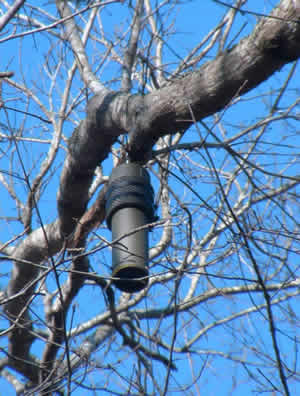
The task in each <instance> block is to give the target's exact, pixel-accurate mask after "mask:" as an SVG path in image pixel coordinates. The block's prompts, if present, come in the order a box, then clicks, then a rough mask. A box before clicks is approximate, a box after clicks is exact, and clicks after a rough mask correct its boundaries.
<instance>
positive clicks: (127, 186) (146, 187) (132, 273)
mask: <svg viewBox="0 0 300 396" xmlns="http://www.w3.org/2000/svg"><path fill="white" fill-rule="evenodd" d="M153 220H154V191H153V188H152V186H151V182H150V176H149V174H148V172H147V171H146V169H144V168H143V167H142V166H140V165H139V164H137V163H130V162H128V163H124V164H122V165H119V166H117V167H116V168H114V169H113V171H112V173H111V176H110V179H109V185H108V190H107V193H106V222H107V225H108V227H109V229H110V230H111V231H112V240H113V241H115V242H114V243H113V246H112V277H113V282H114V284H115V285H116V286H117V288H118V289H120V290H122V291H125V292H127V293H133V292H136V291H139V290H142V289H143V288H144V287H146V286H147V283H148V275H149V270H148V257H149V256H148V249H149V248H148V233H149V229H148V228H147V227H146V225H147V224H149V223H151V222H152V221H153Z"/></svg>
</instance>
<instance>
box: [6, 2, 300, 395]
mask: <svg viewBox="0 0 300 396" xmlns="http://www.w3.org/2000/svg"><path fill="white" fill-rule="evenodd" d="M31 3H33V2H31ZM276 3H277V2H275V1H263V0H252V1H251V2H250V4H249V5H248V4H247V5H246V7H245V11H246V10H250V11H252V12H256V13H259V14H268V13H269V11H270V9H272V8H273V7H274V6H275V4H276ZM34 4H35V5H36V6H39V7H46V8H47V10H48V11H49V12H50V13H52V15H53V16H54V17H57V14H56V11H55V6H54V4H52V3H51V2H48V1H40V0H38V1H35V2H34ZM250 6H251V9H249V7H250ZM225 11H226V9H225V8H224V7H223V6H221V5H220V4H217V3H216V2H215V1H213V0H202V1H201V0H195V1H188V2H183V4H180V5H179V7H178V8H177V11H176V12H175V14H174V15H173V18H174V31H176V34H174V35H172V36H171V37H168V38H167V39H166V40H167V42H168V49H166V50H165V54H164V60H165V62H168V63H169V64H170V66H169V68H170V71H171V70H173V69H174V67H175V66H174V65H176V63H178V61H179V60H181V59H182V58H183V57H184V56H186V55H187V54H188V53H189V51H190V50H191V49H192V48H193V47H194V46H195V45H197V44H198V43H199V42H200V41H201V40H202V39H203V37H205V35H206V34H207V33H208V32H209V30H210V29H212V28H213V27H214V26H215V25H216V24H217V23H218V21H219V20H220V17H221V16H222V15H223V14H224V13H225ZM21 12H22V9H21ZM125 14H126V7H125V6H122V5H121V4H112V5H111V7H108V8H106V10H105V11H104V13H103V16H102V18H103V21H104V29H105V31H106V32H107V34H108V35H110V34H111V35H112V34H113V32H114V31H116V29H118V26H121V24H122V23H124V15H125ZM258 19H259V17H258V16H256V15H251V14H249V13H247V12H245V13H243V14H239V16H238V17H237V22H236V30H235V31H233V32H232V35H231V37H229V41H231V45H234V44H235V43H237V42H239V41H240V40H241V38H242V37H245V36H246V35H248V34H249V33H250V32H251V31H252V30H253V28H254V26H255V25H256V23H257V20H258ZM24 30H26V29H24ZM3 37H5V32H2V35H0V45H1V57H0V71H4V70H12V71H14V73H15V76H14V79H15V80H16V81H20V82H21V81H22V79H23V78H25V79H26V80H27V81H29V80H31V79H32V80H34V79H35V78H36V76H37V74H40V73H41V72H42V70H41V68H42V65H43V63H44V59H45V57H46V56H47V51H48V50H49V46H48V41H47V38H46V36H45V35H44V34H42V33H37V34H34V35H29V36H25V37H23V38H19V39H13V40H10V41H5V42H2V43H1V39H2V38H3ZM21 44H22V45H21ZM69 51H70V50H69V49H68V48H67V46H66V48H65V55H64V56H66V57H70V59H72V55H71V52H69ZM89 53H90V56H91V57H92V56H93V49H92V48H89ZM214 55H215V54H214V51H212V52H211V53H209V55H208V57H207V58H206V59H205V61H207V60H209V59H210V58H212V57H213V56H214ZM20 62H21V63H22V65H21V67H20ZM49 63H51V58H50V59H49ZM290 69H291V65H288V66H286V67H284V68H283V69H282V70H281V71H280V72H279V73H276V75H274V77H272V78H271V79H269V80H268V81H266V82H265V83H263V84H262V85H261V86H259V87H258V88H257V89H255V90H253V91H251V92H250V93H249V94H247V95H245V97H244V99H243V100H242V101H241V102H240V103H239V105H237V106H233V107H232V108H231V109H230V110H229V111H228V112H227V113H226V117H225V119H224V122H225V124H226V125H227V132H228V134H229V135H230V134H233V133H236V130H237V125H241V126H246V125H249V124H251V123H252V122H253V121H254V120H259V119H260V117H261V116H262V114H263V113H264V112H265V109H266V108H267V107H269V106H270V105H271V103H272V100H273V95H272V90H275V89H276V86H280V84H281V82H282V81H283V80H284V79H285V78H286V76H287V73H288V72H289V71H290ZM41 74H42V73H41ZM119 76H120V68H118V66H117V65H114V66H112V65H111V64H107V66H106V67H104V68H103V70H102V71H101V77H100V78H101V80H102V81H103V82H109V81H110V80H111V79H112V78H114V77H119ZM294 81H295V80H294ZM298 81H300V75H299V79H298ZM45 84H49V82H47V81H46V80H45ZM110 87H113V86H112V85H110ZM82 88H83V84H82V82H81V80H80V78H78V77H77V84H74V85H73V88H72V91H73V92H72V93H73V95H74V96H75V95H76V94H77V93H78V91H79V90H80V89H82ZM115 88H117V84H116V86H115ZM57 89H58V90H59V87H58V88H57ZM45 92H47V87H45ZM263 92H269V94H268V95H265V97H264V98H263V99H262V98H259V99H257V101H255V100H251V104H250V105H249V101H250V99H252V98H255V97H256V96H257V97H258V96H259V95H261V93H263ZM293 96H294V97H295V98H296V97H297V96H299V88H298V87H294V89H293V90H292V91H291V92H290V96H289V98H288V100H292V99H291V98H292V97H293ZM274 97H275V96H274ZM43 100H45V103H46V102H47V97H46V96H44V99H43ZM284 100H285V99H283V104H284ZM9 103H11V107H12V108H14V109H15V110H24V109H25V108H26V104H25V103H23V102H22V101H19V100H18V98H14V97H11V98H10V102H8V103H7V105H8V106H9V105H10V104H9ZM58 105H59V101H58V103H57V104H56V103H54V107H55V106H56V108H58ZM264 106H265V107H264ZM84 108H85V102H83V103H82V106H81V107H80V108H78V111H77V113H76V114H71V115H70V122H68V123H67V124H66V129H65V131H64V133H65V135H66V136H67V137H69V136H70V135H71V133H72V131H73V129H74V126H75V125H76V123H78V122H79V121H80V120H81V119H83V118H84V116H85V114H84ZM28 110H29V111H32V112H33V113H34V112H35V108H34V106H32V105H30V106H29V108H28ZM54 111H55V108H54ZM10 119H11V121H12V122H13V125H12V127H13V128H15V129H16V130H17V129H18V128H19V127H20V123H21V122H22V120H23V115H22V114H19V113H18V112H17V111H15V112H14V113H13V116H11V118H10ZM5 122H6V117H4V113H3V111H2V110H1V109H0V130H1V128H2V129H3V128H5V125H4V124H5ZM207 122H208V123H210V122H211V121H209V120H208V121H207ZM291 123H292V121H291ZM26 124H27V125H26V127H27V129H28V130H29V129H31V130H32V134H33V135H35V136H37V135H39V134H40V136H41V138H42V139H44V140H45V141H46V142H45V143H44V144H40V143H34V142H33V143H31V149H30V148H29V147H30V146H29V145H26V146H25V144H24V145H22V146H21V150H22V161H23V163H24V165H25V167H26V168H27V169H29V168H30V167H32V165H33V158H34V161H37V162H38V163H39V162H40V163H41V162H42V160H43V158H44V155H45V152H46V150H47V149H48V146H47V140H49V139H50V138H51V130H47V129H45V128H44V127H42V128H41V123H40V121H39V120H38V119H37V118H34V117H28V118H27V120H26ZM231 125H232V126H231ZM296 125H297V124H296V123H295V129H296V128H297V126H296ZM289 127H290V125H289ZM39 128H41V129H40V130H39ZM276 128H278V134H276ZM281 128H284V125H283V124H281V125H276V126H274V129H273V131H272V133H273V135H272V136H274V139H276V141H275V143H276V144H277V143H280V140H281V139H282V134H281V131H282V129H281ZM195 136H197V131H196V130H195V129H193V128H191V130H190V132H189V133H188V134H187V135H186V137H185V141H186V142H189V141H193V140H194V139H195ZM280 136H281V137H280ZM295 140H297V141H298V142H299V135H298V136H297V135H296V136H295ZM285 143H287V144H291V143H292V142H291V141H285ZM63 145H64V147H66V145H65V144H63ZM64 147H62V149H61V150H60V152H59V154H58V156H57V159H56V162H55V165H56V167H57V168H59V167H60V168H61V165H62V163H63V160H64V156H65V150H64ZM0 150H1V145H0ZM280 150H281V154H285V153H288V155H289V156H296V155H297V153H296V152H294V151H293V149H290V148H288V149H287V148H285V147H284V146H283V145H282V148H281V149H280ZM33 153H34V155H33ZM37 153H38V154H39V155H37ZM214 159H215V161H216V163H217V162H218V161H223V159H224V158H223V157H222V154H220V153H216V156H215V157H214ZM289 159H290V157H287V158H286V160H287V161H288V160H289ZM7 161H8V158H7V157H6V156H5V155H2V156H1V159H0V171H1V170H4V171H5V170H7V169H8V168H9V167H8V164H7ZM261 161H262V162H263V161H269V162H270V166H269V169H276V167H277V166H282V164H276V163H272V161H270V158H268V152H267V151H266V157H265V158H263V156H262V157H261ZM18 162H19V159H18V158H17V154H16V155H15V164H14V172H15V173H14V176H13V177H14V182H15V188H16V191H17V193H18V195H19V197H20V199H24V197H25V194H27V192H28V191H26V184H25V183H24V173H23V169H22V166H21V164H20V163H19V165H17V163H18ZM297 166H298V164H297V163H296V164H295V166H294V167H290V169H289V172H291V174H294V173H295V169H296V168H295V167H297ZM36 169H38V167H36ZM110 169H111V160H110V159H109V160H107V161H106V162H105V167H104V170H105V171H106V172H107V175H109V173H110ZM35 174H36V170H35V169H33V170H32V174H31V177H32V178H33V176H34V175H35ZM4 175H5V177H6V176H7V175H6V174H5V173H4ZM59 176H60V170H58V171H57V172H56V175H55V176H54V177H53V178H52V180H51V182H50V184H49V185H48V186H45V188H47V189H46V191H47V193H46V194H44V195H43V197H42V199H41V202H40V205H39V211H40V215H41V218H42V221H43V223H44V224H47V223H49V222H51V221H53V219H55V218H56V215H57V209H56V193H57V188H58V183H59ZM152 180H153V184H154V186H155V189H156V191H157V189H158V185H157V182H156V181H155V177H154V176H152ZM174 188H175V190H176V191H177V192H178V193H179V194H181V193H182V191H183V190H184V191H185V190H186V189H185V188H184V187H183V186H182V185H180V183H176V182H174ZM195 188H196V189H197V191H198V192H199V193H201V194H202V195H203V196H206V195H209V193H210V187H209V186H208V185H205V184H203V185H201V186H195ZM185 193H186V194H189V192H187V191H185ZM0 196H1V200H0V220H1V221H0V240H1V242H2V243H4V242H6V241H8V240H9V239H11V238H13V237H14V236H15V235H16V233H17V232H21V231H22V229H21V227H20V225H18V224H17V222H13V221H4V217H7V216H11V217H14V216H16V215H17V213H16V210H15V207H14V204H13V201H12V200H11V198H10V197H9V195H8V193H7V191H6V190H5V189H3V188H2V187H0ZM191 199H193V198H192V196H191ZM38 224H39V220H38V219H37V218H36V223H35V226H38ZM205 227H207V225H204V228H205ZM99 233H101V235H104V236H106V237H107V238H109V233H108V232H105V231H103V230H102V229H99ZM155 238H157V237H156V236H153V237H152V240H151V243H154V241H155ZM295 259H297V258H296V256H295ZM97 260H100V261H101V263H102V264H101V265H102V266H101V267H99V264H98V262H97ZM97 260H96V259H95V260H92V262H91V263H92V266H93V267H94V269H95V270H99V271H104V272H105V271H107V274H109V271H110V269H109V264H110V253H109V252H107V251H104V252H100V253H98V255H97ZM297 260H298V261H299V259H297ZM10 269H11V264H10V263H8V262H1V274H2V279H1V278H0V286H1V288H4V287H5V285H6V284H7V280H8V278H7V276H6V274H8V273H9V272H10ZM61 280H63V276H62V277H61ZM53 281H54V279H53ZM162 298H163V297H162ZM77 301H80V303H78V306H76V310H77V311H76V312H77V313H78V316H76V315H75V316H74V317H73V318H69V323H68V325H69V326H71V325H72V326H74V325H75V324H76V321H78V322H79V321H82V320H84V319H88V318H91V317H93V315H96V314H97V313H99V310H100V311H101V309H102V308H103V307H104V306H105V302H104V299H103V295H102V294H101V293H100V290H99V289H98V288H93V287H91V288H90V289H89V291H88V292H87V289H86V288H84V289H83V290H82V291H81V292H80V294H79V296H78V298H77ZM248 301H249V299H248V297H247V296H245V300H244V302H243V300H240V302H239V303H240V304H241V306H242V305H243V304H244V306H245V307H247V305H248ZM259 302H260V301H259V299H258V300H257V303H259ZM145 304H147V302H145ZM293 304H294V303H293ZM293 304H292V305H293ZM143 308H144V306H143ZM36 309H37V311H38V309H39V308H38V300H37V302H36ZM222 309H224V310H226V309H228V308H227V307H224V306H222V305H216V314H217V311H218V310H222ZM228 313H229V312H228ZM205 315H208V313H206V312H205V309H203V320H205ZM252 318H253V321H252V322H251V323H250V322H249V326H254V323H255V325H257V329H256V332H255V334H258V333H259V332H260V324H259V314H256V315H253V317H252ZM255 318H257V322H256V320H255ZM151 325H152V324H151V323H148V326H151ZM5 326H7V321H6V320H4V319H3V317H0V328H1V329H4V328H5ZM261 332H262V333H261V334H260V337H261V339H260V340H257V339H256V340H255V342H260V343H262V344H263V343H265V344H266V348H267V347H268V344H270V342H271V341H270V338H269V336H268V335H267V334H265V333H264V332H265V327H262V328H261ZM238 336H240V337H242V334H239V335H238ZM211 337H212V336H211V335H210V336H209V337H208V338H207V339H205V338H204V339H203V350H204V349H206V348H209V347H210V346H211V345H212V344H213V345H214V347H215V349H216V350H217V349H218V346H220V350H222V349H224V345H227V346H228V349H229V350H232V351H233V354H232V360H233V361H234V358H235V357H234V350H235V344H234V339H233V338H232V337H231V338H228V339H226V337H227V336H225V338H224V333H223V328H222V327H221V326H220V329H219V330H218V329H217V330H215V331H214V333H213V339H212V338H211ZM6 345H7V342H6V340H5V338H2V339H0V347H2V348H4V349H5V348H6ZM225 349H226V347H225ZM268 349H270V348H268ZM32 350H33V352H35V353H37V354H40V353H41V345H40V343H39V342H36V343H35V344H34V346H33V349H32ZM0 356H1V357H2V355H1V351H0ZM110 359H111V361H112V362H113V360H114V357H113V356H110ZM130 359H131V357H130V355H129V356H128V361H130ZM183 363H185V362H183ZM183 363H181V362H180V361H177V362H176V364H177V366H178V368H179V369H180V367H181V365H182V366H183V367H185V368H186V365H185V364H183ZM202 363H203V362H202V361H201V359H198V360H196V364H199V365H201V364H202ZM227 365H228V360H226V359H225V360H224V359H222V358H220V359H216V360H215V361H214V365H213V368H211V370H210V369H208V370H209V371H210V375H209V376H207V378H206V379H205V378H204V380H203V382H202V383H201V385H202V389H200V394H201V395H204V394H205V396H209V395H218V396H225V395H228V396H229V395H236V396H238V395H243V396H247V395H253V388H252V387H251V388H250V387H249V384H248V382H247V381H246V379H245V378H246V377H243V374H242V373H241V372H240V371H239V373H238V381H240V383H239V384H238V386H237V388H236V389H237V390H236V391H234V390H233V389H234V386H233V384H234V382H235V378H234V370H232V369H231V370H230V373H229V375H228V374H227V372H228V371H227V370H228V367H227ZM185 370H186V369H184V370H179V371H178V378H177V377H176V380H178V382H179V383H185V379H186V378H190V376H191V372H190V371H185ZM124 372H125V373H126V365H125V364H124ZM245 374H246V373H245ZM100 375H101V374H100ZM94 376H95V378H94V380H95V382H97V381H98V380H99V379H98V378H97V374H94ZM291 391H292V393H291V394H292V395H296V393H297V384H295V387H294V388H293V384H291ZM189 392H190V393H188V391H187V394H190V395H193V394H196V393H194V390H193V389H191V390H190V391H189ZM0 394H1V395H2V394H3V395H13V394H14V391H13V389H12V387H11V386H10V385H8V384H7V382H6V381H4V380H3V379H2V378H1V377H0ZM73 394H74V396H79V395H84V394H87V393H85V392H84V391H83V390H82V389H77V390H74V392H73ZM98 394H99V395H100V394H101V393H98ZM169 394H170V395H173V394H177V393H175V392H174V393H172V390H170V392H169Z"/></svg>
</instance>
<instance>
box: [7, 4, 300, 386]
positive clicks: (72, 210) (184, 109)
mask: <svg viewBox="0 0 300 396" xmlns="http://www.w3.org/2000/svg"><path fill="white" fill-rule="evenodd" d="M20 3H21V2H20ZM273 17H274V18H273ZM298 21H299V15H296V11H295V9H294V7H293V3H292V2H291V1H287V0H283V1H281V3H280V4H279V6H278V7H277V8H276V9H275V10H274V11H273V13H272V18H264V19H262V21H261V22H260V23H259V24H258V25H257V27H256V28H255V30H254V32H253V33H252V34H251V35H250V36H249V37H247V38H245V39H243V40H242V41H241V42H240V43H239V44H238V45H236V46H235V47H233V48H232V49H231V50H228V51H226V52H225V53H223V54H221V55H219V56H218V57H217V58H216V59H214V60H212V61H210V62H207V63H206V64H204V65H203V66H202V67H201V68H200V69H199V70H198V71H195V72H192V73H189V74H187V75H186V76H184V77H181V78H179V79H178V80H175V81H170V83H169V84H167V85H166V86H164V87H162V88H161V89H159V90H157V91H155V92H153V93H151V94H149V95H146V96H144V97H142V96H130V95H127V94H124V93H109V94H107V95H106V96H105V97H103V96H101V95H95V96H94V97H93V98H92V99H91V100H90V102H89V103H88V105H87V114H86V119H84V120H83V121H82V122H81V124H80V125H79V127H78V128H77V129H76V130H75V131H74V133H73V136H72V138H71V139H70V142H69V151H68V154H67V157H66V160H65V163H64V167H63V170H62V174H61V180H60V188H59V192H58V196H57V203H58V215H59V219H58V220H57V221H55V222H54V223H53V224H50V225H48V226H46V227H45V228H40V229H38V230H36V231H33V232H32V233H31V235H29V236H28V238H27V239H26V240H24V242H22V243H21V244H20V245H19V246H18V247H17V248H16V250H15V252H14V254H13V257H12V258H13V259H14V260H15V264H14V270H13V273H12V276H11V280H10V283H9V287H8V290H7V298H8V299H9V302H8V303H7V304H6V307H5V311H6V314H7V315H8V317H9V318H10V319H11V325H12V326H13V328H12V331H11V336H10V351H9V352H10V354H11V358H10V365H11V366H12V367H14V368H15V369H17V370H19V371H20V372H22V373H23V374H24V375H25V376H26V377H27V378H29V379H30V380H31V381H33V382H35V383H37V381H38V379H37V376H36V371H35V369H34V366H32V365H31V364H32V363H33V362H31V363H30V361H31V359H30V355H29V351H30V345H31V341H32V337H31V334H30V332H31V329H32V322H31V320H30V317H29V314H28V310H27V307H28V304H30V302H31V301H32V299H33V298H34V291H35V286H36V280H37V278H38V275H39V272H40V268H39V266H38V265H39V264H40V263H42V262H43V261H44V260H45V259H46V258H47V257H51V256H52V255H54V254H56V253H57V252H58V251H59V250H60V249H61V248H62V246H63V243H64V239H65V238H70V237H71V235H72V233H73V232H74V230H75V227H76V225H77V223H78V220H79V219H80V218H81V217H82V216H83V215H84V213H85V211H86V207H87V204H88V199H89V198H88V190H89V187H90V185H91V183H92V180H93V176H94V171H95V168H96V166H97V165H98V164H99V163H101V162H102V161H103V160H104V159H105V158H106V157H107V156H108V154H109V153H110V150H111V146H112V145H113V144H114V142H115V141H116V139H117V138H118V136H120V135H122V134H125V133H128V134H129V137H130V141H129V147H128V150H129V152H130V156H131V158H132V159H134V160H138V161H140V162H145V161H146V160H147V152H148V153H149V151H151V149H152V147H153V145H154V144H155V142H156V141H157V139H158V138H159V137H162V136H164V135H166V134H170V133H175V132H178V131H186V130H187V129H188V128H189V126H190V125H191V124H192V123H193V122H194V121H193V119H192V113H193V116H194V117H195V119H196V120H201V119H203V118H204V117H207V116H209V115H211V114H213V113H215V112H217V111H219V110H221V109H223V108H224V107H225V106H226V105H227V104H228V103H229V102H230V101H231V100H232V99H233V98H234V97H235V96H239V95H242V94H244V93H246V92H248V91H249V90H251V89H253V88H254V87H256V86H257V85H259V84H260V83H261V82H263V81H265V80H266V79H267V78H268V77H269V76H271V75H272V74H274V73H275V72H276V71H278V70H280V69H281V68H282V67H283V66H284V65H285V64H287V63H289V62H292V61H294V60H296V59H298V58H299V57H300V45H299V43H300V23H299V22H298ZM28 262H30V263H28ZM76 269H77V270H80V269H82V270H83V271H87V264H86V262H84V261H83V267H82V268H81V266H80V262H79V265H78V266H77V267H76ZM81 284H82V282H81V281H80V284H79V285H77V286H76V285H75V286H72V285H69V286H70V288H69V290H66V291H65V293H67V295H66V298H68V300H67V301H68V303H67V305H69V302H70V301H71V299H70V297H72V296H74V295H75V294H76V293H77V291H78V289H79V287H80V286H81ZM63 293H64V291H63ZM62 309H63V304H61V306H59V307H58V314H57V315H60V314H61V312H62ZM54 322H55V319H54ZM58 323H60V324H61V317H60V318H59V319H58V320H57V321H56V322H55V323H54V325H55V326H57V324H58ZM54 325H53V326H54ZM60 327H61V325H60ZM108 328H109V329H108V332H109V331H110V326H108ZM53 341H55V342H58V341H59V343H60V342H61V341H62V337H61V335H59V334H55V335H54V336H53ZM54 352H55V351H53V350H52V351H51V350H47V351H46V354H45V360H48V359H49V356H50V357H51V358H52V357H53V356H54V355H55V353H54ZM28 362H29V363H28Z"/></svg>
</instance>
